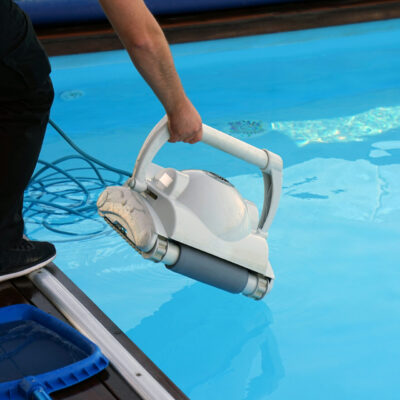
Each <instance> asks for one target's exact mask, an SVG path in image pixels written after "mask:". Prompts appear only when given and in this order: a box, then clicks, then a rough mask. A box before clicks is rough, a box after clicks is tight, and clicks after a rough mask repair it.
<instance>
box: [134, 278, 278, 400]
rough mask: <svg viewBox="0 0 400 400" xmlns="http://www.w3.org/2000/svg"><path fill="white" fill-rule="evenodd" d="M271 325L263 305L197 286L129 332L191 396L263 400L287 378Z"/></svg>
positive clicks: (177, 297) (185, 290)
mask: <svg viewBox="0 0 400 400" xmlns="http://www.w3.org/2000/svg"><path fill="white" fill-rule="evenodd" d="M271 324H272V314H271V311H270V310H269V308H268V306H267V305H266V303H265V302H262V301H261V302H256V301H252V300H250V299H248V298H245V297H244V296H239V295H236V296H235V295H232V294H228V293H224V292H222V291H218V290H215V289H213V288H207V289H206V287H205V286H204V285H201V284H195V285H193V286H191V287H185V288H183V289H182V290H180V291H178V292H176V293H175V294H173V296H172V299H171V300H170V301H169V302H166V303H164V304H163V305H162V306H161V307H160V308H159V309H158V310H157V311H155V312H154V314H153V315H151V316H149V317H147V318H145V319H143V320H142V322H141V323H140V325H138V326H137V327H135V328H134V329H131V330H130V331H128V332H127V334H128V336H129V337H130V338H131V339H133V340H134V341H135V343H137V344H138V345H139V347H140V348H141V349H142V350H143V351H144V352H145V353H146V354H147V355H148V356H150V358H151V357H153V356H154V357H156V358H157V364H158V366H159V367H160V368H161V369H162V370H163V371H164V372H165V373H166V374H167V375H168V376H169V377H170V378H171V379H172V380H174V381H175V382H182V384H181V389H182V390H183V391H184V392H186V394H187V395H188V396H189V397H190V398H197V399H206V398H207V399H212V398H214V399H221V393H223V396H224V397H223V398H225V399H230V400H233V399H237V400H242V399H254V400H256V399H257V400H260V399H264V398H266V397H265V396H267V395H268V394H269V393H272V392H273V391H274V390H275V389H276V388H277V387H278V383H279V380H280V379H281V378H282V377H283V376H284V369H283V366H282V361H281V357H280V354H279V349H278V345H277V342H276V339H275V337H274V334H273V332H272V330H271ZM210 388H212V390H210ZM211 393H214V396H215V397H210V394H211Z"/></svg>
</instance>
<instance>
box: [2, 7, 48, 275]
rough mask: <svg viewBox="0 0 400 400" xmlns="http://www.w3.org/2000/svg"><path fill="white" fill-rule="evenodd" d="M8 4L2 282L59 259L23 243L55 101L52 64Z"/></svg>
mask: <svg viewBox="0 0 400 400" xmlns="http://www.w3.org/2000/svg"><path fill="white" fill-rule="evenodd" d="M3 1H4V0H2V5H1V6H0V14H1V13H2V15H3V16H4V14H5V13H6V14H7V13H8V19H7V20H6V21H7V22H6V24H8V29H7V30H3V31H1V34H2V36H1V37H0V56H1V57H0V281H1V280H5V279H9V278H12V277H16V276H20V275H23V274H26V273H28V272H30V271H33V270H34V269H37V268H39V267H41V266H43V265H45V264H46V263H48V262H49V261H50V260H51V259H53V258H54V256H55V249H54V246H52V245H51V244H50V243H44V242H28V241H25V240H23V239H22V235H23V228H24V223H23V219H22V203H23V193H24V190H25V188H26V186H27V184H28V182H29V180H30V178H31V176H32V173H33V171H34V169H35V166H36V163H37V160H38V157H39V153H40V149H41V146H42V142H43V138H44V133H45V130H46V126H47V122H48V119H49V113H50V107H51V104H52V102H53V97H54V92H53V87H52V84H51V80H50V78H49V73H50V65H49V63H48V59H47V56H46V54H45V53H44V51H43V49H42V47H41V46H40V44H39V43H38V41H37V39H36V35H35V33H34V31H33V28H32V25H31V23H30V21H29V20H28V18H27V17H26V16H25V14H24V13H23V12H22V11H21V10H20V9H19V8H18V7H17V6H15V4H14V3H12V2H11V1H10V0H6V1H5V2H4V3H3ZM21 32H22V34H21ZM13 41H14V42H13ZM2 53H3V54H2Z"/></svg>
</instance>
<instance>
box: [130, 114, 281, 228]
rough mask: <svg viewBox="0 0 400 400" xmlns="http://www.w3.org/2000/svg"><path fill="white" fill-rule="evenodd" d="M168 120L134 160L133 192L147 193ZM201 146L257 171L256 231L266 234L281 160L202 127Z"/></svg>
mask: <svg viewBox="0 0 400 400" xmlns="http://www.w3.org/2000/svg"><path fill="white" fill-rule="evenodd" d="M168 139H169V131H168V119H167V116H164V117H163V118H162V119H161V121H160V122H158V124H157V125H156V126H155V127H154V128H153V129H152V131H151V132H150V134H149V135H148V136H147V138H146V140H145V142H144V144H143V146H142V148H141V149H140V152H139V155H138V158H137V160H136V164H135V168H134V170H133V174H132V177H131V178H130V179H129V181H128V185H129V186H130V187H131V189H133V190H135V191H136V192H144V191H145V190H146V189H147V182H146V170H147V168H148V166H149V165H150V164H151V162H152V161H153V159H154V157H155V156H156V154H157V153H158V151H159V150H160V149H161V147H162V146H163V145H164V144H165V143H166V142H167V141H168ZM202 142H203V143H206V144H208V145H210V146H212V147H215V148H216V149H219V150H222V151H224V152H226V153H228V154H231V155H233V156H235V157H237V158H240V159H241V160H244V161H247V162H248V163H250V164H254V165H256V166H257V167H259V168H260V169H261V171H262V173H263V177H264V205H263V210H262V213H261V217H260V221H259V224H258V228H259V229H260V230H262V231H264V232H267V231H268V229H269V227H270V225H271V223H272V220H273V218H274V216H275V213H276V210H277V208H278V204H279V198H280V193H281V188H282V159H281V158H280V157H279V156H278V155H276V154H274V153H272V152H270V151H268V150H261V149H259V148H257V147H254V146H251V145H250V144H248V143H245V142H242V141H241V140H239V139H236V138H234V137H232V136H230V135H227V134H226V133H223V132H220V131H218V130H216V129H214V128H211V127H210V126H207V125H204V124H203V138H202Z"/></svg>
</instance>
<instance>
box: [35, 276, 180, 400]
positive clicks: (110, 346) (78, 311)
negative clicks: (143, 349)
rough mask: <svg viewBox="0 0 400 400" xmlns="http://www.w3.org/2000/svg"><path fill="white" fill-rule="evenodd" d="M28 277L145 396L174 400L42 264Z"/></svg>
mask: <svg viewBox="0 0 400 400" xmlns="http://www.w3.org/2000/svg"><path fill="white" fill-rule="evenodd" d="M29 279H30V280H31V281H32V282H33V283H34V284H35V286H36V287H37V288H38V289H40V290H41V291H42V293H43V294H44V295H45V296H46V297H47V298H48V299H49V300H50V301H51V302H52V303H53V304H54V306H56V307H57V309H58V310H59V311H60V312H61V313H62V314H63V315H64V316H65V318H66V319H67V320H68V321H69V322H70V323H71V325H72V326H73V327H74V328H76V329H77V330H78V331H80V332H81V333H82V334H84V335H85V336H87V337H88V338H89V339H90V340H92V341H93V342H95V343H96V344H97V345H98V346H99V347H100V349H101V351H102V352H103V354H104V355H105V356H106V357H107V358H108V359H109V361H110V363H111V364H112V365H113V366H114V368H115V369H116V370H117V371H118V372H119V373H120V374H121V376H122V377H123V378H124V379H125V380H126V381H127V383H128V384H129V385H130V386H132V388H133V389H134V390H135V391H136V392H137V393H138V394H139V395H140V396H141V397H142V398H143V399H144V400H174V397H173V396H172V395H171V394H170V393H169V392H168V391H167V390H166V389H165V388H164V387H163V386H162V385H161V384H160V383H159V382H158V381H157V380H156V379H155V378H154V377H153V376H152V375H151V374H150V373H149V372H148V371H147V370H146V369H145V368H144V367H143V366H142V365H141V364H140V363H139V361H138V360H136V359H135V358H134V357H133V356H132V354H130V353H129V352H128V351H127V350H126V349H125V348H124V347H123V346H122V345H121V343H119V341H118V340H117V339H115V338H114V336H113V335H112V334H111V333H110V332H109V331H108V330H107V329H106V328H105V327H104V326H103V325H102V324H101V322H100V321H98V320H97V319H96V318H95V317H94V316H93V315H92V314H91V313H90V311H89V310H88V309H87V308H86V307H85V306H84V305H83V304H82V303H81V302H80V301H79V300H78V299H77V298H76V297H75V296H74V295H73V294H72V293H71V292H70V291H69V290H68V289H67V288H66V287H65V286H64V285H63V284H62V283H61V282H60V281H59V280H58V279H57V278H56V277H55V276H54V275H53V274H52V273H51V272H49V271H48V270H46V268H42V269H40V270H38V271H35V272H32V273H31V274H29Z"/></svg>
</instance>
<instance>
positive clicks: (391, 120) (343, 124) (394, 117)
mask: <svg viewBox="0 0 400 400" xmlns="http://www.w3.org/2000/svg"><path fill="white" fill-rule="evenodd" d="M398 127H400V106H392V107H377V108H373V109H371V110H369V111H365V112H363V113H360V114H355V115H352V116H346V117H336V118H326V119H320V120H309V121H307V120H306V121H282V122H272V123H271V128H272V130H274V131H280V132H282V133H284V134H285V135H288V136H290V137H291V138H292V139H293V140H294V141H295V142H296V143H297V145H298V146H305V145H307V144H310V143H334V142H352V141H356V142H357V141H358V142H359V141H362V140H363V138H364V137H366V136H372V135H378V134H381V133H384V132H387V131H389V130H391V129H395V128H398Z"/></svg>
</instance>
